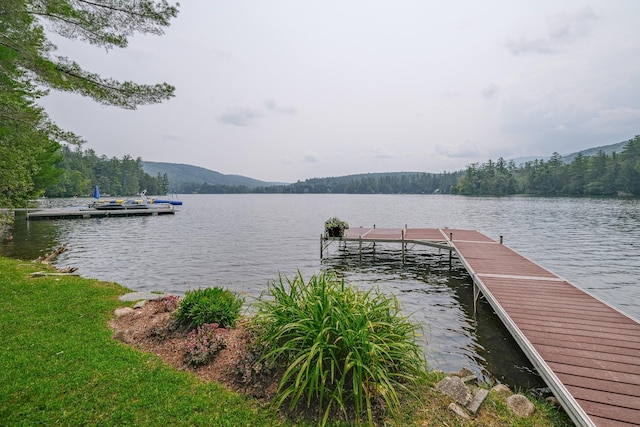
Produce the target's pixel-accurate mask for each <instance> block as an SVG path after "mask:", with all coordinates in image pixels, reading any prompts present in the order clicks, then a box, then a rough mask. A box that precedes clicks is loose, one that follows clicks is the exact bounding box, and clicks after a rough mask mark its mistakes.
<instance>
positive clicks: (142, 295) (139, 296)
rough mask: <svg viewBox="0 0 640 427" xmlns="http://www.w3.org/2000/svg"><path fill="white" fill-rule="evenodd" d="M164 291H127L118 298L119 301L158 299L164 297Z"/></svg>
mask: <svg viewBox="0 0 640 427" xmlns="http://www.w3.org/2000/svg"><path fill="white" fill-rule="evenodd" d="M166 296H167V294H165V293H160V294H158V293H154V292H129V293H128V294H124V295H122V296H121V297H120V298H118V299H119V300H120V301H142V300H145V301H159V300H161V299H162V298H164V297H166Z"/></svg>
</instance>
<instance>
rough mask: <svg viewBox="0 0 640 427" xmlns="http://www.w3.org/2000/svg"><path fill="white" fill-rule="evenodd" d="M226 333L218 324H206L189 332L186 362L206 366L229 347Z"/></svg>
mask: <svg viewBox="0 0 640 427" xmlns="http://www.w3.org/2000/svg"><path fill="white" fill-rule="evenodd" d="M226 333H227V330H226V329H224V328H219V327H218V324H217V323H205V324H204V325H200V326H198V327H197V328H196V329H194V330H192V331H191V332H189V337H188V338H187V348H186V350H185V353H184V359H185V362H187V363H188V364H189V365H192V366H201V365H205V364H206V363H207V362H208V361H210V360H211V359H213V357H214V356H215V355H216V354H218V352H219V351H220V350H222V349H223V348H225V347H226V346H227V340H226Z"/></svg>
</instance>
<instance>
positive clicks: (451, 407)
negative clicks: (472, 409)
mask: <svg viewBox="0 0 640 427" xmlns="http://www.w3.org/2000/svg"><path fill="white" fill-rule="evenodd" d="M449 410H450V411H452V412H453V413H454V414H456V415H457V416H459V417H460V418H464V419H465V420H471V417H470V416H469V414H467V413H466V412H465V410H464V409H462V408H461V407H460V406H458V405H457V404H455V403H451V404H449Z"/></svg>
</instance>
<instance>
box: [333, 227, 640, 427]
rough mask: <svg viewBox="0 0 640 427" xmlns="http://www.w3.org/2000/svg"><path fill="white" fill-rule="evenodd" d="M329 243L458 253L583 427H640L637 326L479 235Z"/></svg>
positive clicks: (375, 232) (352, 237) (380, 236)
mask: <svg viewBox="0 0 640 427" xmlns="http://www.w3.org/2000/svg"><path fill="white" fill-rule="evenodd" d="M324 239H325V240H329V241H331V240H342V241H344V242H360V243H362V242H395V243H402V245H403V253H404V250H405V245H406V243H415V244H424V245H428V246H434V247H438V248H443V247H444V248H447V249H449V250H451V251H455V252H456V253H457V254H458V257H459V258H460V261H461V262H462V263H463V264H464V266H465V267H466V269H467V270H468V271H469V273H470V274H471V277H472V278H473V282H474V287H476V289H477V290H478V291H479V292H481V293H482V294H483V295H484V297H485V299H486V300H487V301H488V302H489V303H490V304H491V306H492V307H493V309H494V310H495V312H496V313H497V314H498V316H499V317H500V319H501V320H502V322H503V323H504V324H505V326H506V327H507V329H508V330H509V332H510V333H511V334H512V335H513V337H514V338H515V340H516V341H517V342H518V344H519V345H520V347H521V348H522V350H523V351H524V353H525V354H526V355H527V357H528V358H529V360H530V361H531V363H532V364H533V365H534V366H535V367H536V369H537V370H538V372H539V374H540V375H541V376H542V378H543V379H544V380H545V382H546V383H547V385H548V386H549V388H550V389H551V390H552V391H553V393H554V395H555V396H556V397H557V398H558V400H559V401H560V403H561V404H562V406H563V407H564V409H565V410H566V411H567V413H568V414H569V416H570V417H571V419H572V420H573V422H574V423H575V424H576V425H579V426H607V427H608V426H634V425H635V426H637V425H640V323H639V322H638V321H637V320H635V319H633V318H631V317H630V316H628V315H626V314H624V313H622V312H621V311H619V310H617V309H615V308H613V307H611V306H610V305H608V304H606V303H605V302H603V301H601V300H599V299H598V298H596V297H594V296H592V295H590V294H589V293H587V292H586V291H584V290H582V289H579V288H577V287H576V286H575V285H573V284H571V283H569V282H568V281H566V280H564V279H562V278H560V277H558V276H557V275H555V274H553V273H552V272H550V271H548V270H546V269H545V268H543V267H541V266H540V265H538V264H536V263H535V262H533V261H531V260H529V259H527V258H525V257H524V256H522V255H520V254H518V253H517V252H515V251H513V250H511V249H509V248H508V247H507V246H505V245H503V244H501V243H499V242H496V241H495V240H492V239H490V238H489V237H487V236H485V235H483V234H482V233H479V232H477V231H473V230H455V229H417V228H415V229H412V228H405V229H389V228H386V229H385V228H382V229H380V228H350V229H347V230H345V235H344V236H343V237H342V238H341V239H340V238H324ZM476 295H477V294H476Z"/></svg>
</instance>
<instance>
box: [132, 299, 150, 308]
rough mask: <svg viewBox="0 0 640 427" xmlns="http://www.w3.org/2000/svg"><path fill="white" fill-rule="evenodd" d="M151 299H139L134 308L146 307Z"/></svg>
mask: <svg viewBox="0 0 640 427" xmlns="http://www.w3.org/2000/svg"><path fill="white" fill-rule="evenodd" d="M148 302H149V301H147V300H146V299H143V300H142V301H138V302H137V303H136V304H135V305H134V306H133V308H134V309H138V308H142V307H144V306H145V305H146V304H147V303H148Z"/></svg>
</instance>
